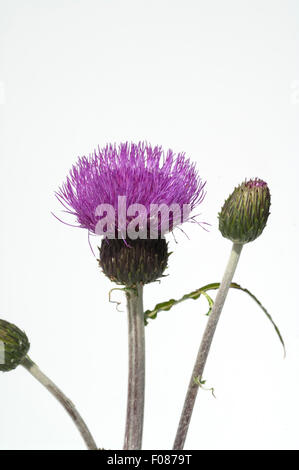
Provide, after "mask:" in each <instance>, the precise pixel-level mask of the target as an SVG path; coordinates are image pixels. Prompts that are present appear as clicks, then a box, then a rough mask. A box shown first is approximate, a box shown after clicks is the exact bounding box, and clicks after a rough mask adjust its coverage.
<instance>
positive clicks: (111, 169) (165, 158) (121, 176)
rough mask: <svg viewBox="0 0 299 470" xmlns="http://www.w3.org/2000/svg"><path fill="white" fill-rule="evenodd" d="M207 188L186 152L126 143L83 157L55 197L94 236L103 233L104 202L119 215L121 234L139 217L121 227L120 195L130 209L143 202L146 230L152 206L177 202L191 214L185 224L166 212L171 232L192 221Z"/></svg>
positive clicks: (162, 223)
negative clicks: (101, 209) (101, 219)
mask: <svg viewBox="0 0 299 470" xmlns="http://www.w3.org/2000/svg"><path fill="white" fill-rule="evenodd" d="M204 186H205V182H203V181H202V180H201V178H200V177H199V175H198V172H197V170H196V168H195V165H194V164H193V163H191V162H190V160H189V159H187V158H186V157H185V154H184V153H179V154H177V155H175V153H174V152H173V151H172V150H168V151H167V152H166V153H164V151H163V149H162V147H160V146H155V147H152V146H151V145H149V144H147V143H145V142H139V143H138V144H134V143H131V144H129V143H128V142H126V143H121V144H120V145H119V146H118V147H117V146H116V145H112V144H108V145H106V147H104V148H102V149H100V148H99V149H98V151H97V152H96V151H95V152H94V153H93V154H92V155H90V156H89V157H88V158H87V157H81V158H79V160H78V162H77V163H76V164H75V165H73V167H72V169H71V171H70V174H69V176H68V177H67V179H66V182H65V183H64V184H62V186H61V187H60V188H59V190H58V192H57V193H56V196H57V198H58V200H59V201H60V202H61V203H62V204H63V206H64V207H65V209H66V212H67V213H69V214H72V215H75V216H76V218H77V222H78V224H79V227H81V228H86V229H88V231H89V232H92V233H98V231H97V224H98V222H99V220H100V218H101V217H100V215H99V210H98V207H99V206H101V205H103V204H105V205H110V206H111V207H112V208H113V210H114V212H115V220H116V227H115V230H116V232H118V233H119V232H121V233H123V230H124V229H125V230H126V229H127V227H128V225H129V224H130V222H131V221H132V219H133V218H134V217H133V215H132V214H131V215H127V214H126V216H125V220H124V222H123V224H124V226H123V225H122V226H121V227H120V225H121V224H120V218H121V214H120V209H119V197H120V196H125V197H126V207H129V206H131V205H133V204H141V205H142V206H143V207H144V208H145V210H146V220H145V224H146V225H147V227H148V226H149V223H150V220H151V218H153V212H151V209H152V207H153V205H161V204H164V205H166V206H167V207H170V206H171V205H172V204H176V207H177V208H179V209H180V210H181V213H182V214H184V210H183V209H184V208H185V206H188V207H189V212H188V213H187V215H181V216H180V220H177V218H175V217H174V216H173V214H172V213H171V212H169V213H168V214H167V223H168V225H169V230H171V229H173V228H174V227H175V226H176V225H179V223H182V222H185V221H186V220H190V219H192V218H191V217H190V212H191V211H192V210H193V209H194V208H195V207H196V206H197V205H199V204H200V203H201V202H202V200H203V198H204V196H205V192H204ZM101 215H104V214H103V213H101ZM156 219H157V225H158V229H159V233H161V232H164V228H163V227H164V226H165V220H163V216H161V214H160V215H159V214H158V215H157V217H156ZM139 222H140V221H139ZM140 225H142V224H140ZM166 231H167V230H166Z"/></svg>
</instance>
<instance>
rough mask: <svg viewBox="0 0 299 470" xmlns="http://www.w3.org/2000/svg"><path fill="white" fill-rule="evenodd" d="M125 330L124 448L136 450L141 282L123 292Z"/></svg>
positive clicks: (141, 372)
mask: <svg viewBox="0 0 299 470" xmlns="http://www.w3.org/2000/svg"><path fill="white" fill-rule="evenodd" d="M126 295H127V307H128V333H129V377H128V401H127V421H126V431H125V440H124V447H123V448H124V449H126V450H140V449H141V444H142V431H143V412H144V385H145V346H144V312H143V298H142V296H143V286H142V285H141V284H139V285H138V286H137V287H136V289H130V290H129V291H128V292H127V294H126Z"/></svg>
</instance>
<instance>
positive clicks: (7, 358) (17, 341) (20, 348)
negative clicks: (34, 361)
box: [0, 320, 30, 372]
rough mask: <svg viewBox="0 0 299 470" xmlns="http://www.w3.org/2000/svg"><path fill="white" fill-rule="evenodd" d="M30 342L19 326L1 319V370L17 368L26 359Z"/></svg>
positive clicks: (6, 370)
mask: <svg viewBox="0 0 299 470" xmlns="http://www.w3.org/2000/svg"><path fill="white" fill-rule="evenodd" d="M29 347H30V343H29V341H28V338H27V336H26V334H25V333H24V332H23V331H21V330H20V329H19V328H18V327H17V326H15V325H13V324H12V323H9V322H7V321H5V320H0V371H2V372H8V371H10V370H13V369H15V368H16V367H17V366H18V365H19V364H21V362H22V361H23V360H24V358H25V356H26V354H27V352H28V350H29Z"/></svg>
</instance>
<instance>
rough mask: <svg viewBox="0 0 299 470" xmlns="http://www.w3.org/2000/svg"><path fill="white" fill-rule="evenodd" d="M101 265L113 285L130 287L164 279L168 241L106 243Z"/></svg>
mask: <svg viewBox="0 0 299 470" xmlns="http://www.w3.org/2000/svg"><path fill="white" fill-rule="evenodd" d="M99 250H100V259H99V260H98V261H99V265H100V267H101V268H102V270H103V272H104V274H106V276H107V277H109V279H110V280H111V281H113V282H116V283H117V284H122V285H125V286H127V287H132V286H135V285H136V284H137V283H142V284H147V283H149V282H153V281H155V280H157V279H158V278H159V277H161V276H162V274H163V272H164V270H165V269H166V267H167V261H168V256H169V253H168V250H167V243H166V241H165V239H164V238H159V239H155V240H154V239H140V238H137V239H136V240H131V239H128V240H126V241H124V240H120V239H112V240H106V239H103V240H102V244H101V247H100V248H99Z"/></svg>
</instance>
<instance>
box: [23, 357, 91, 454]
mask: <svg viewBox="0 0 299 470" xmlns="http://www.w3.org/2000/svg"><path fill="white" fill-rule="evenodd" d="M22 366H23V367H25V369H27V370H28V372H30V374H31V375H33V377H35V378H36V380H38V381H39V382H40V383H41V384H42V385H43V386H44V387H46V389H47V390H49V392H50V393H51V394H52V395H53V396H54V397H55V398H56V399H57V400H58V401H59V402H60V403H61V405H62V406H63V407H64V408H65V410H66V411H67V413H68V414H69V415H70V417H71V418H72V420H73V421H74V423H75V425H76V427H77V429H78V431H79V432H80V434H81V436H82V437H83V439H84V442H85V444H86V446H87V448H88V449H89V450H97V445H96V443H95V441H94V439H93V437H92V435H91V434H90V431H89V429H88V427H87V426H86V424H85V422H84V421H83V419H82V418H81V416H80V414H79V413H78V411H77V410H76V408H75V405H74V404H73V403H72V402H71V400H69V398H67V397H66V396H65V395H64V393H62V391H61V390H60V389H59V388H58V387H57V386H56V385H55V384H54V382H52V380H50V379H49V378H48V377H47V376H46V375H45V374H44V373H43V372H42V371H41V370H40V368H39V367H38V366H37V365H36V364H35V363H34V362H33V361H32V360H31V359H30V357H29V356H26V357H25V359H24V360H23V362H22Z"/></svg>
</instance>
